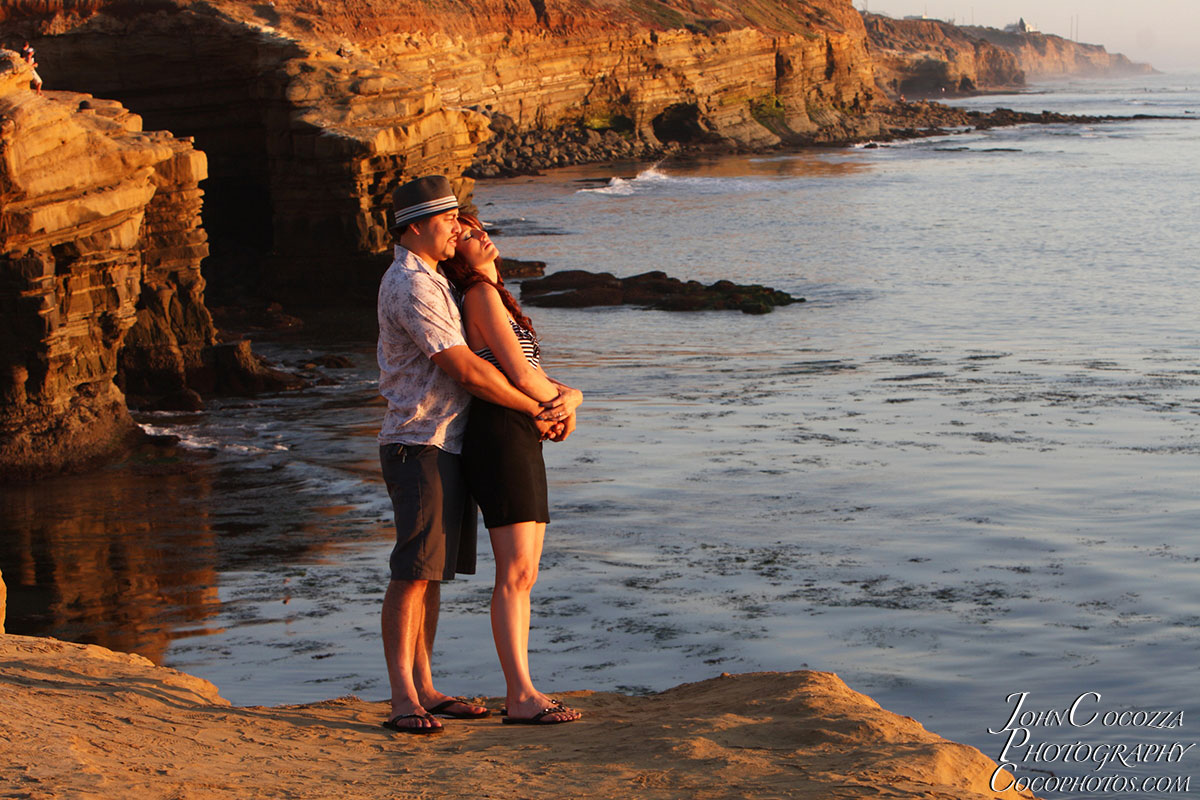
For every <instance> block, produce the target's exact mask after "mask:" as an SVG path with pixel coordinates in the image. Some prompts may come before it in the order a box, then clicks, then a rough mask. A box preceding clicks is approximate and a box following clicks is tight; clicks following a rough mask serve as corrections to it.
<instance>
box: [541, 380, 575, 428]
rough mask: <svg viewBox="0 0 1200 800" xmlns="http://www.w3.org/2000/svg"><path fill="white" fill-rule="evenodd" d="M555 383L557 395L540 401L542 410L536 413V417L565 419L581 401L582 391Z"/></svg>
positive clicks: (556, 419)
mask: <svg viewBox="0 0 1200 800" xmlns="http://www.w3.org/2000/svg"><path fill="white" fill-rule="evenodd" d="M555 385H556V386H557V387H558V396H557V397H555V398H554V399H553V400H547V401H545V402H544V403H542V408H543V409H544V410H543V411H542V413H540V414H538V419H548V420H555V421H558V420H562V419H566V418H567V417H568V416H570V415H572V414H574V413H575V409H577V408H579V406H580V404H581V403H583V392H581V391H579V390H578V389H572V388H571V387H570V386H567V385H565V384H561V383H556V384H555Z"/></svg>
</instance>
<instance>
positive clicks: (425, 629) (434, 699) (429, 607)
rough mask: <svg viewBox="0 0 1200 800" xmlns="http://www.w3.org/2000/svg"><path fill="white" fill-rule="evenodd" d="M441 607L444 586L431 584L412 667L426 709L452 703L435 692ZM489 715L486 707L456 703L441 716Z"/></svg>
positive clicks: (446, 697)
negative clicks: (434, 642)
mask: <svg viewBox="0 0 1200 800" xmlns="http://www.w3.org/2000/svg"><path fill="white" fill-rule="evenodd" d="M441 607H442V585H441V584H440V583H438V582H437V581H430V582H429V586H428V588H427V589H426V591H425V617H424V624H423V625H422V626H421V646H420V647H418V648H417V652H416V658H415V661H414V663H413V683H414V685H415V686H416V689H417V697H418V699H419V700H420V702H421V705H422V706H424V707H425V708H436V707H437V706H439V705H441V704H442V703H445V702H446V701H447V700H453V699H454V698H452V697H450V695H447V694H443V693H442V692H439V691H438V690H437V689H435V688H433V640H434V639H435V638H436V637H437V627H438V614H439V613H440V611H441ZM485 711H487V709H486V708H485V707H484V706H476V705H471V704H470V703H463V702H457V703H454V704H453V705H451V706H449V707H448V708H446V709H445V711H444V712H442V713H448V714H450V713H454V714H468V715H470V714H482V713H483V712H485Z"/></svg>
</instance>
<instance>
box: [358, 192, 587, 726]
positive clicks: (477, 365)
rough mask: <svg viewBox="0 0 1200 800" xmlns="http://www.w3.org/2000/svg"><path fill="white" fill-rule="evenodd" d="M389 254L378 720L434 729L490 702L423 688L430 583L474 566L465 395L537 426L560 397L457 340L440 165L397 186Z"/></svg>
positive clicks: (546, 424) (552, 414)
mask: <svg viewBox="0 0 1200 800" xmlns="http://www.w3.org/2000/svg"><path fill="white" fill-rule="evenodd" d="M391 231H392V237H393V239H394V241H395V242H396V247H395V260H394V261H393V262H392V265H391V267H390V268H389V269H388V271H387V273H386V274H384V276H383V280H382V281H381V282H380V286H379V305H378V314H379V345H378V348H377V356H378V359H379V372H380V377H379V392H380V394H382V395H383V396H384V398H385V399H386V400H387V404H388V408H387V414H386V415H385V417H384V422H383V428H382V430H381V431H380V434H379V445H380V447H379V456H380V462H381V463H382V466H383V476H384V480H385V481H386V482H387V487H388V494H389V495H390V496H391V498H392V508H393V510H394V511H395V515H396V546H395V547H394V548H393V550H392V554H391V558H390V566H391V581H390V582H389V584H388V589H387V594H386V595H385V597H384V601H383V649H384V657H385V658H386V660H387V667H388V678H389V681H390V682H391V689H392V708H391V713H390V714H389V716H388V720H387V722H385V723H384V726H385V727H387V728H389V729H391V730H395V731H399V732H403V733H413V734H435V733H441V732H442V724H441V722H440V721H438V720H437V719H436V718H435V717H434V716H433V715H434V714H440V715H442V716H447V717H453V718H459V719H475V718H480V717H486V716H488V715H489V714H490V712H489V711H488V710H487V709H486V708H484V707H482V706H476V705H472V704H469V703H466V702H463V701H462V700H459V699H457V698H453V697H449V696H447V695H445V694H442V693H441V692H439V691H437V690H436V689H434V687H433V673H432V667H431V656H432V653H433V640H434V635H435V634H436V633H437V620H438V609H439V605H440V601H441V588H440V584H439V581H443V580H452V579H453V578H454V575H455V573H456V572H460V573H465V574H473V573H474V572H475V524H476V511H475V504H474V503H473V502H472V501H471V500H470V497H469V495H468V493H467V489H466V486H465V484H464V481H463V478H462V474H461V470H460V466H459V458H458V454H459V453H460V452H461V450H462V437H463V431H464V429H465V427H466V410H467V406H468V405H469V403H470V398H471V395H475V396H477V397H481V398H483V399H484V400H488V401H490V402H492V403H496V404H498V405H503V406H506V407H508V408H512V409H515V410H517V411H522V412H525V413H528V414H529V415H530V416H532V417H534V418H535V419H536V420H537V424H538V427H539V428H540V429H541V431H542V433H543V435H548V434H550V433H551V432H554V431H555V430H556V427H555V426H556V425H557V424H558V423H559V421H561V420H564V419H565V418H566V416H567V414H566V411H565V410H564V409H563V408H562V407H561V401H560V400H554V401H550V402H549V403H545V404H543V403H539V402H538V401H536V400H534V399H532V398H530V397H528V396H527V395H525V394H524V393H522V392H521V391H519V390H517V389H516V388H514V387H513V386H512V385H511V384H510V383H509V382H508V379H507V378H505V377H504V374H503V373H502V372H500V371H499V370H498V369H496V368H495V367H493V366H492V365H491V364H489V363H488V362H487V361H484V360H483V359H482V358H479V357H478V356H476V355H475V354H474V353H472V352H471V350H470V348H468V347H467V343H466V339H465V338H464V337H463V328H462V317H461V316H460V314H459V309H458V305H457V302H456V299H455V297H454V295H453V293H452V291H451V288H450V284H449V282H448V281H447V280H446V278H445V276H443V275H442V274H441V273H440V272H438V262H439V261H442V260H444V259H447V258H449V257H450V256H452V255H454V248H455V245H456V244H457V242H458V236H459V233H460V232H461V231H462V227H461V226H460V224H459V222H458V199H457V198H456V197H455V196H454V192H453V190H452V189H451V187H450V182H449V181H447V180H446V179H445V178H444V177H442V176H440V175H433V176H428V177H424V178H418V179H417V180H414V181H409V182H408V183H405V184H404V185H403V186H401V187H400V188H398V189H397V190H396V193H395V196H394V198H393V215H392V221H391Z"/></svg>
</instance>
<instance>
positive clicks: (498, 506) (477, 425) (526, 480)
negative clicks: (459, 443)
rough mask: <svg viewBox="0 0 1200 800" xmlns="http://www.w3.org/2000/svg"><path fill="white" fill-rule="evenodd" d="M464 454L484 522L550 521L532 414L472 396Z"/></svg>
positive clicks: (494, 525)
mask: <svg viewBox="0 0 1200 800" xmlns="http://www.w3.org/2000/svg"><path fill="white" fill-rule="evenodd" d="M462 459H463V472H464V473H465V475H466V479H467V487H468V488H469V489H470V490H471V494H472V495H473V496H474V498H475V502H476V503H478V504H479V508H480V510H481V511H483V524H484V525H485V526H487V527H488V528H498V527H500V526H502V525H512V524H514V523H517V522H549V521H550V507H549V504H548V502H547V500H546V463H545V462H544V461H543V460H542V442H541V434H540V433H539V432H538V429H537V425H536V424H534V421H533V418H532V417H530V416H529V415H528V414H522V413H521V412H519V411H513V410H512V409H511V408H504V407H503V406H498V405H495V404H494V403H489V402H487V401H485V400H480V399H479V398H475V399H473V400H472V401H471V410H470V412H469V416H468V417H467V432H466V435H465V438H464V439H463V451H462Z"/></svg>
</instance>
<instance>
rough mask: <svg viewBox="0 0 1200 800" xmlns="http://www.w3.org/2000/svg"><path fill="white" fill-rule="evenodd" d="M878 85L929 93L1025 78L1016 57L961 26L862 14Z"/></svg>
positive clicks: (989, 87) (1007, 84)
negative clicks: (869, 41) (869, 39)
mask: <svg viewBox="0 0 1200 800" xmlns="http://www.w3.org/2000/svg"><path fill="white" fill-rule="evenodd" d="M863 21H864V23H865V24H866V28H867V33H868V34H869V35H870V38H871V48H872V55H873V56H874V59H875V69H876V74H877V76H878V79H879V83H880V85H881V86H884V87H885V88H886V89H887V90H888V91H889V92H890V93H891V94H892V95H893V96H907V97H929V96H941V95H945V94H963V93H971V92H977V91H994V90H998V89H1010V88H1012V87H1015V86H1021V85H1023V84H1024V83H1025V73H1024V72H1023V71H1022V69H1021V68H1020V66H1019V65H1018V60H1017V57H1016V56H1015V55H1014V54H1013V53H1010V52H1009V51H1008V50H1005V49H1004V48H1001V47H999V46H997V45H994V44H992V43H991V42H989V41H987V40H985V39H982V38H980V37H978V36H973V35H970V34H968V33H967V32H966V31H965V30H964V29H963V28H960V27H958V26H956V25H952V24H950V23H948V22H941V21H940V20H934V19H918V20H911V19H903V20H901V19H892V18H891V17H885V16H881V15H879V14H864V15H863Z"/></svg>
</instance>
